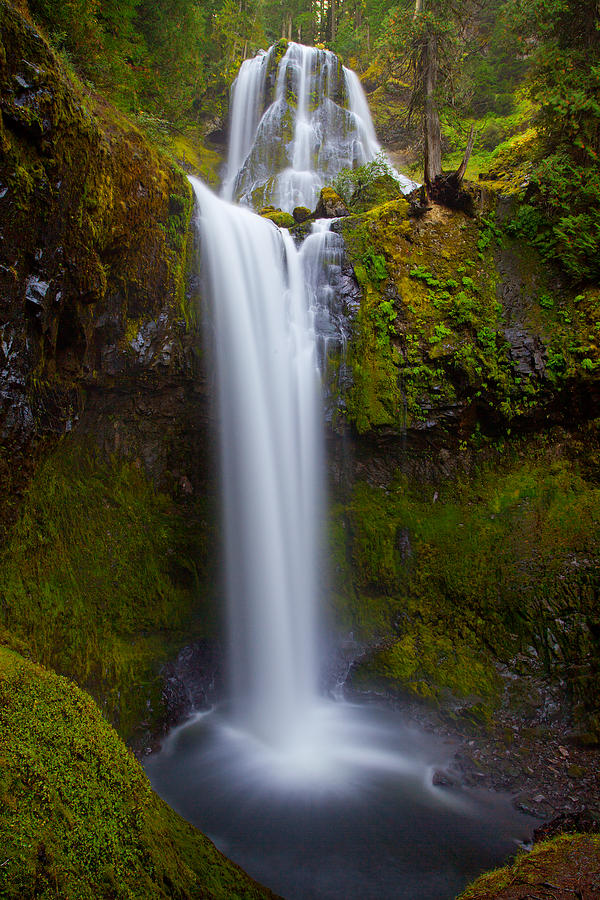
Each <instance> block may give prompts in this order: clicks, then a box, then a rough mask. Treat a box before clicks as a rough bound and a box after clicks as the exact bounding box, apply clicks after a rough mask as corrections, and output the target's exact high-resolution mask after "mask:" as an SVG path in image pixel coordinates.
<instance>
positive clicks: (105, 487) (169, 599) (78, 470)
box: [0, 441, 214, 736]
mask: <svg viewBox="0 0 600 900" xmlns="http://www.w3.org/2000/svg"><path fill="white" fill-rule="evenodd" d="M204 512H206V510H204ZM201 513H202V510H199V509H194V508H193V507H191V508H190V509H189V510H188V511H187V515H188V518H187V520H186V518H184V516H185V513H184V511H183V510H182V509H181V508H180V509H177V508H176V507H175V506H174V504H173V503H172V501H170V500H169V498H168V497H167V496H165V495H163V494H160V493H158V492H156V491H155V489H154V488H153V487H152V485H151V484H150V483H149V482H148V480H147V479H146V477H145V475H144V474H143V472H141V471H140V470H139V468H138V467H136V466H135V465H133V464H130V463H127V462H125V461H123V460H120V459H116V458H115V459H112V460H111V461H104V460H102V459H101V458H99V456H98V454H97V452H94V451H93V450H91V449H90V448H87V447H82V446H81V445H79V444H77V443H76V442H74V441H71V442H63V444H61V445H60V446H59V448H58V449H57V450H56V451H55V452H54V453H53V454H52V455H51V456H50V457H49V458H48V459H46V460H45V461H44V462H43V463H42V464H41V466H40V467H39V469H38V470H37V472H36V474H35V476H34V478H33V481H32V482H31V484H30V485H29V487H28V489H27V490H26V492H25V494H24V497H23V501H22V506H21V511H20V515H19V517H18V519H17V521H16V522H15V524H14V526H13V528H12V530H11V531H10V532H9V536H8V540H7V542H6V545H5V547H4V549H3V550H2V551H1V555H0V559H1V562H0V594H1V595H2V606H1V609H0V622H1V624H2V625H3V626H4V627H5V629H6V632H7V633H10V635H11V641H12V640H13V639H14V638H18V639H19V640H20V641H21V642H23V643H24V644H25V645H26V646H27V648H28V650H29V652H30V653H31V655H32V656H33V657H34V659H36V660H38V661H40V662H43V663H44V664H46V665H51V666H52V667H54V668H55V669H57V670H58V671H59V672H62V673H65V674H68V675H69V676H70V677H72V678H75V679H76V680H77V681H78V682H79V683H80V684H82V685H85V686H87V687H88V688H89V689H90V690H91V691H92V693H93V694H94V695H95V696H96V697H97V698H98V699H99V700H100V702H101V703H102V705H103V706H104V708H105V711H106V714H107V716H108V717H109V719H111V720H112V721H113V722H115V723H116V724H117V726H118V728H119V730H120V732H121V734H123V735H125V736H131V733H132V730H133V728H134V726H135V725H136V724H138V723H139V722H140V721H141V720H143V719H145V720H146V721H147V722H148V721H150V722H151V721H152V719H153V718H154V717H156V716H160V713H161V711H162V710H161V695H160V686H161V685H160V680H159V678H158V669H159V667H160V664H161V663H162V662H164V661H166V659H167V658H168V657H169V655H170V654H171V655H172V654H174V653H175V652H176V651H177V649H178V648H179V647H180V646H182V645H183V644H184V643H185V642H186V641H189V640H190V639H191V638H192V637H193V636H195V635H196V636H197V635H199V634H202V633H204V634H206V633H207V631H210V629H211V622H213V617H214V609H213V607H212V605H211V604H210V603H209V602H208V600H207V599H206V598H207V597H208V596H209V595H210V589H205V590H204V591H202V585H203V584H204V579H205V578H206V577H207V570H208V568H209V566H208V563H207V546H208V545H209V543H210V541H209V540H208V536H207V530H206V529H207V527H208V526H203V525H202V521H203V519H202V517H201ZM204 521H206V518H205V519H204ZM203 597H204V600H203Z"/></svg>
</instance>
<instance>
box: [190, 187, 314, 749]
mask: <svg viewBox="0 0 600 900" xmlns="http://www.w3.org/2000/svg"><path fill="white" fill-rule="evenodd" d="M193 186H194V190H195V192H196V197H197V200H198V208H199V227H200V232H201V244H202V269H203V272H204V273H205V279H206V280H207V282H208V284H207V286H208V289H209V290H208V293H209V296H210V297H211V298H212V301H213V302H212V306H213V318H214V325H215V329H214V330H215V341H216V357H217V358H216V362H217V373H218V381H219V391H218V394H219V412H220V430H221V454H222V483H223V493H224V516H225V532H226V571H227V593H228V597H229V641H230V654H229V656H230V667H231V675H232V679H231V680H232V685H231V686H232V696H233V701H234V703H235V716H236V719H237V721H239V722H244V723H245V724H246V726H247V727H248V728H249V729H250V730H251V731H252V732H253V733H254V734H256V735H257V736H259V737H261V738H262V739H263V740H264V741H266V742H267V743H269V744H271V745H282V744H285V743H290V742H294V743H296V742H297V740H298V734H297V733H296V732H297V727H296V726H297V725H298V723H301V722H305V721H306V718H307V715H308V714H309V713H310V710H311V707H312V704H313V703H314V701H315V697H316V693H317V662H316V659H315V647H316V633H315V608H316V594H317V577H318V575H317V573H318V568H319V566H318V545H319V535H318V523H319V522H320V520H321V516H320V505H321V498H322V485H321V482H322V469H323V461H322V439H321V410H320V401H319V375H318V369H317V359H316V354H315V337H314V331H313V328H312V322H311V313H310V309H309V305H308V297H307V292H306V289H305V286H304V278H303V273H302V270H301V264H300V256H299V254H298V252H297V250H296V248H295V246H294V243H293V241H292V238H291V237H290V236H289V234H288V233H287V232H282V231H280V230H279V229H278V228H276V227H275V226H274V225H273V224H272V223H271V222H269V221H268V220H266V219H262V218H260V217H259V216H256V215H255V214H254V213H251V212H250V211H248V210H244V209H240V208H239V207H235V206H233V205H231V204H230V203H226V202H224V201H222V200H220V199H219V198H217V197H216V196H215V195H214V194H212V193H211V191H209V190H208V188H206V187H204V185H202V184H201V183H200V182H199V181H196V180H193Z"/></svg>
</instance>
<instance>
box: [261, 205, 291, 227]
mask: <svg viewBox="0 0 600 900" xmlns="http://www.w3.org/2000/svg"><path fill="white" fill-rule="evenodd" d="M260 215H261V216H262V217H263V219H269V221H271V222H273V223H274V224H275V225H277V227H278V228H293V227H294V225H295V224H296V223H295V222H294V217H293V216H291V215H290V213H288V212H283V211H282V210H280V209H274V208H273V207H272V206H264V207H263V208H262V209H261V211H260Z"/></svg>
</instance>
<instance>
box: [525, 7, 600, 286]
mask: <svg viewBox="0 0 600 900" xmlns="http://www.w3.org/2000/svg"><path fill="white" fill-rule="evenodd" d="M511 8H512V15H513V18H514V20H515V22H516V25H517V27H518V30H519V33H520V36H521V42H522V46H523V47H526V46H528V45H529V42H531V40H532V38H533V39H534V41H533V48H534V49H533V51H532V54H531V57H532V69H531V84H530V91H531V95H532V97H533V98H534V99H535V101H536V102H537V103H538V104H539V112H538V114H537V116H536V125H537V129H538V146H537V152H536V155H535V157H534V160H533V162H534V166H533V170H532V173H531V179H530V189H529V197H530V200H529V202H530V203H531V204H533V207H534V209H535V210H536V212H537V214H538V217H539V220H538V223H537V228H536V229H534V221H533V216H532V215H531V214H530V216H529V220H528V223H527V224H528V226H529V230H530V231H535V234H534V239H535V241H536V244H537V246H538V247H539V248H540V249H541V251H542V252H543V253H545V254H546V255H547V256H549V257H552V258H555V259H558V260H559V261H560V263H561V265H562V266H563V267H564V269H565V270H566V272H567V273H568V274H569V275H570V276H571V277H572V278H573V280H575V281H577V280H588V279H594V278H597V277H598V275H599V274H600V262H599V261H600V100H599V99H598V98H599V97H600V69H599V68H598V65H597V60H598V58H599V57H600V27H599V26H600V13H599V10H598V5H597V3H596V2H595V0H585V2H583V3H577V4H576V3H574V2H573V0H533V2H532V3H521V2H520V0H513V2H512V4H511ZM523 233H526V232H525V231H523Z"/></svg>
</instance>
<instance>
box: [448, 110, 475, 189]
mask: <svg viewBox="0 0 600 900" xmlns="http://www.w3.org/2000/svg"><path fill="white" fill-rule="evenodd" d="M474 143H475V128H474V126H473V125H471V131H470V132H469V140H468V141H467V147H466V150H465V153H464V156H463V158H462V162H461V164H460V166H459V167H458V169H457V170H456V172H455V173H454V175H453V176H452V178H453V179H454V181H455V182H456V185H457V187H460V184H461V182H462V180H463V178H464V177H465V172H466V171H467V166H468V165H469V159H470V158H471V153H472V152H473V144H474Z"/></svg>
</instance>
